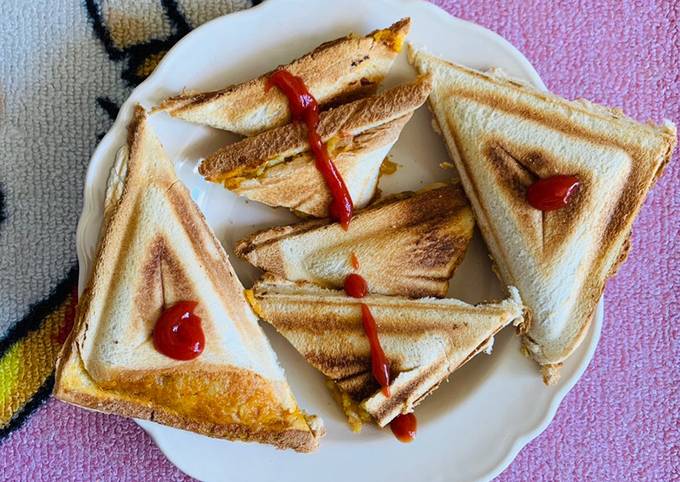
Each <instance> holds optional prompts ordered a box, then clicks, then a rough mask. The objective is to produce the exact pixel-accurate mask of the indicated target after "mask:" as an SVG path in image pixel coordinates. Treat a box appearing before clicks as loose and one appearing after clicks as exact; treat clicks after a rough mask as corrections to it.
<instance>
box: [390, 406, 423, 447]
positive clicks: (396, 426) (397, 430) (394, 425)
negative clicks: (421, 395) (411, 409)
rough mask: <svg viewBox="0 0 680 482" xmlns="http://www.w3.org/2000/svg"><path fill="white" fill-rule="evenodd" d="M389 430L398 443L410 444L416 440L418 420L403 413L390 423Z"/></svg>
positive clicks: (409, 414)
mask: <svg viewBox="0 0 680 482" xmlns="http://www.w3.org/2000/svg"><path fill="white" fill-rule="evenodd" d="M390 428H391V429H392V433H393V434H394V436H395V437H397V439H398V440H399V441H400V442H404V443H408V442H412V441H413V439H414V438H416V429H417V428H418V420H416V416H415V415H414V414H412V413H403V414H401V415H398V416H397V417H396V418H395V419H394V420H392V421H391V422H390Z"/></svg>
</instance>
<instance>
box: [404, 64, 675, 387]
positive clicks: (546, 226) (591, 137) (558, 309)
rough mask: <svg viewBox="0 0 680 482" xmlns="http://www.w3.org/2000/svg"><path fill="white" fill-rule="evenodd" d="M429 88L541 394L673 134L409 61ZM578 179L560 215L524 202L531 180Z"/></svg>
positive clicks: (512, 84)
mask: <svg viewBox="0 0 680 482" xmlns="http://www.w3.org/2000/svg"><path fill="white" fill-rule="evenodd" d="M410 60H411V62H412V63H413V65H414V66H415V67H416V69H417V70H418V71H419V72H420V73H421V74H426V73H429V74H431V75H432V76H433V90H432V94H431V95H430V98H429V104H430V108H431V110H432V112H433V113H434V116H435V119H436V122H437V124H438V126H439V128H440V130H441V132H442V135H443V137H444V139H445V141H446V144H447V146H448V148H449V152H450V154H451V157H452V158H453V160H454V162H455V164H456V167H457V169H458V171H459V174H460V177H461V180H462V183H463V186H464V187H465V191H466V193H467V195H468V197H469V198H470V202H471V204H472V207H473V211H474V213H475V218H476V220H477V224H478V225H479V227H480V230H481V231H482V234H483V236H484V239H485V241H486V244H487V246H488V247H489V250H490V252H491V254H492V256H493V258H494V260H495V265H496V267H497V270H498V272H499V274H500V276H501V278H502V279H503V281H504V282H505V283H506V284H510V285H513V286H517V287H518V289H519V291H520V293H521V295H522V299H523V300H524V302H525V303H526V305H527V307H528V308H529V309H530V310H531V312H532V315H533V317H532V322H531V324H530V328H529V330H528V332H527V333H526V334H525V336H524V344H525V347H526V348H527V349H528V351H529V352H530V353H531V355H532V357H533V358H534V359H535V360H536V361H537V362H538V363H539V364H541V365H543V367H544V376H546V382H550V381H551V380H552V381H554V379H552V377H553V376H554V375H555V374H556V370H557V369H558V367H559V364H561V363H562V362H563V361H564V360H565V359H566V358H567V357H568V356H569V355H570V354H571V353H572V352H573V350H574V349H575V348H576V347H577V346H578V344H579V343H580V341H581V340H582V339H583V337H584V336H585V333H586V330H587V328H588V326H589V324H590V321H591V317H592V316H593V313H594V311H595V307H596V305H597V303H598V300H599V299H600V297H601V295H602V292H603V289H604V285H605V281H606V280H607V278H608V277H609V276H611V275H612V274H614V272H615V271H616V269H617V267H618V265H619V263H620V262H621V261H623V259H625V255H626V252H627V247H628V237H629V234H630V230H631V225H632V222H633V220H634V218H635V216H636V215H637V212H638V211H639V209H640V207H641V205H642V203H643V201H644V198H645V196H646V193H647V191H648V190H649V188H650V187H651V185H652V184H653V182H654V181H655V179H656V178H657V177H658V176H659V175H660V173H661V171H662V169H663V167H664V165H665V164H666V163H667V162H668V160H669V158H670V155H671V152H672V150H673V148H674V146H675V136H676V133H675V126H673V125H672V124H670V123H667V124H665V125H663V126H654V125H650V124H640V123H637V122H635V121H633V120H632V119H629V118H627V117H625V116H623V115H622V114H621V113H620V112H619V111H614V110H610V109H606V108H604V107H601V106H597V105H594V104H590V103H588V102H586V101H576V102H572V101H567V100H565V99H562V98H559V97H557V96H554V95H551V94H549V93H546V92H541V91H538V90H535V89H533V88H531V87H529V86H526V85H523V84H521V83H519V82H516V81H513V80H509V79H508V78H506V77H504V76H501V75H498V74H496V75H492V74H485V73H481V72H478V71H475V70H471V69H468V68H465V67H462V66H459V65H455V64H451V63H448V62H445V61H443V60H441V59H438V58H436V57H433V56H431V55H429V54H427V53H424V52H414V51H411V52H410ZM559 174H563V175H575V176H577V177H578V178H579V180H580V183H581V186H580V190H579V191H578V192H577V193H576V195H575V196H573V197H572V198H571V200H570V203H569V204H568V206H567V207H566V208H563V209H560V210H557V211H549V212H542V211H539V210H537V209H534V208H532V207H531V206H530V205H529V203H528V202H527V200H526V189H527V187H528V186H529V185H531V184H532V183H533V182H535V181H536V180H537V179H539V178H546V177H549V176H553V175H559Z"/></svg>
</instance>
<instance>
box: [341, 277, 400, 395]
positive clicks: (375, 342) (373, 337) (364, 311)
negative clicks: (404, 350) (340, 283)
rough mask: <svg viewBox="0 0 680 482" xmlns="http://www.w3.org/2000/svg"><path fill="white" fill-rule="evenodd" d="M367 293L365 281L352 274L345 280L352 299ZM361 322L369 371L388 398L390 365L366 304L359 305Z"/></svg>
mask: <svg viewBox="0 0 680 482" xmlns="http://www.w3.org/2000/svg"><path fill="white" fill-rule="evenodd" d="M367 292H368V285H367V284H366V280H365V279H364V278H363V277H362V276H361V275H358V274H355V273H352V274H350V275H349V276H347V278H345V293H347V295H349V296H351V297H352V298H363V297H364V296H366V293H367ZM361 322H362V324H363V325H364V332H366V337H368V343H369V344H370V345H371V371H372V372H373V378H375V380H376V381H377V382H378V384H379V385H380V386H381V387H382V391H383V393H384V394H385V396H386V397H389V396H390V365H389V363H388V362H387V357H385V352H384V351H383V349H382V346H380V339H379V338H378V327H377V326H376V324H375V319H374V318H373V314H372V313H371V309H370V308H369V307H368V305H367V304H366V303H361Z"/></svg>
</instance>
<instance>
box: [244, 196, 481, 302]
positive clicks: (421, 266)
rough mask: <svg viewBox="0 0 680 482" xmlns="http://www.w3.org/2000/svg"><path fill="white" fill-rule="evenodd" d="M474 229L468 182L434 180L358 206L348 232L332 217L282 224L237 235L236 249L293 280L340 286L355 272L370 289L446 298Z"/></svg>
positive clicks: (372, 290) (270, 270)
mask: <svg viewBox="0 0 680 482" xmlns="http://www.w3.org/2000/svg"><path fill="white" fill-rule="evenodd" d="M473 229H474V220H473V218H472V210H471V209H470V206H469V204H468V202H467V198H466V197H465V194H464V192H463V189H462V187H461V186H460V185H455V186H454V185H444V186H438V187H434V186H433V187H432V188H430V189H426V190H423V191H422V192H418V193H403V194H401V195H398V196H395V197H393V198H392V199H386V200H384V201H381V202H379V203H377V204H374V205H370V206H369V207H367V208H366V209H364V210H362V211H358V212H357V213H356V214H355V216H354V219H353V220H352V224H351V226H350V229H349V230H348V231H344V230H343V229H342V227H341V226H340V225H339V224H338V223H332V222H331V221H329V220H323V221H321V220H319V221H306V222H302V223H298V224H293V225H291V226H279V227H275V228H270V229H266V230H264V231H260V232H257V233H254V234H252V235H250V236H248V237H247V238H246V239H243V240H242V241H239V242H238V243H237V244H236V246H235V252H236V254H237V255H238V256H241V257H243V258H245V259H246V260H247V261H249V262H250V263H252V264H254V265H255V266H257V267H259V268H261V269H263V270H264V271H267V272H270V273H272V274H275V275H277V276H280V277H282V278H285V279H288V280H291V281H309V282H313V283H316V284H319V285H321V286H327V287H335V288H341V287H342V286H343V283H344V280H345V277H346V276H347V275H349V274H350V273H353V272H357V273H359V274H361V276H363V277H364V279H365V280H366V281H367V283H368V289H369V291H370V292H371V293H377V294H385V295H401V296H407V297H410V298H420V297H423V296H438V297H442V296H445V295H446V292H447V290H448V281H449V278H451V275H452V274H453V271H454V270H455V269H456V267H457V266H458V265H459V264H460V262H461V261H462V260H463V256H464V255H465V252H466V250H467V246H468V244H469V242H470V240H471V239H472V233H473Z"/></svg>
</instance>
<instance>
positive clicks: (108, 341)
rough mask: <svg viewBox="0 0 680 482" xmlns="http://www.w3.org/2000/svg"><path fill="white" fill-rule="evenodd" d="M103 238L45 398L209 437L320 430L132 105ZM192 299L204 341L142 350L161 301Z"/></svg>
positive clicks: (299, 437) (302, 447)
mask: <svg viewBox="0 0 680 482" xmlns="http://www.w3.org/2000/svg"><path fill="white" fill-rule="evenodd" d="M107 203H108V207H107V208H106V210H105V212H106V219H107V221H108V223H107V225H106V226H105V227H104V230H103V238H102V241H101V243H100V246H99V252H98V257H97V261H96V263H95V267H94V272H93V274H92V277H91V279H90V282H89V285H88V287H87V289H86V290H85V292H84V293H83V296H82V298H81V300H80V304H79V306H78V316H77V320H76V323H75V326H74V329H73V331H72V333H71V335H70V338H69V340H68V341H67V343H66V344H65V345H64V349H63V351H62V353H61V356H60V358H59V360H58V362H57V372H56V384H55V389H54V393H55V395H56V396H57V398H59V399H61V400H63V401H66V402H69V403H73V404H76V405H80V406H82V407H85V408H89V409H93V410H98V411H102V412H107V413H115V414H119V415H124V416H129V417H136V418H143V419H148V420H153V421H156V422H159V423H162V424H166V425H170V426H173V427H178V428H182V429H186V430H191V431H194V432H198V433H201V434H204V435H209V436H212V437H220V438H227V439H233V440H244V441H258V442H263V443H270V444H274V445H275V446H277V447H280V448H292V449H295V450H298V451H302V452H307V451H311V450H313V449H315V448H316V447H317V444H318V438H319V436H320V435H321V434H322V433H323V427H322V425H321V424H320V420H318V419H315V418H310V417H306V416H305V415H303V413H302V412H301V411H300V409H299V408H298V406H297V404H296V402H295V399H294V397H293V394H292V393H291V390H290V388H289V386H288V384H287V382H286V379H285V378H284V373H283V370H282V369H281V367H280V366H279V365H278V363H277V360H276V355H275V354H274V352H273V350H272V348H271V347H270V345H269V343H268V341H267V339H266V338H265V336H264V334H263V332H262V330H261V328H260V327H259V325H258V323H257V318H256V316H255V315H254V313H253V312H252V310H251V309H250V306H249V305H248V303H247V301H246V300H245V298H244V295H243V288H242V286H241V284H240V282H239V281H238V279H237V277H236V275H235V274H234V271H233V269H232V267H231V265H230V264H229V260H228V259H227V255H226V253H225V252H224V249H223V248H222V245H221V244H220V243H219V241H218V240H217V238H216V237H215V235H214V234H213V232H212V230H211V229H210V228H209V227H208V225H207V223H206V221H205V219H204V218H203V215H202V214H201V212H200V211H199V209H198V207H197V206H196V205H195V204H194V203H193V201H192V200H191V197H190V196H189V193H188V192H187V189H186V188H185V187H184V185H183V184H182V183H181V182H180V181H179V180H178V178H177V176H176V174H175V171H174V168H173V165H172V162H171V161H170V160H169V159H168V158H167V156H166V154H165V153H164V152H163V148H162V147H161V145H160V143H159V141H158V140H157V138H156V137H155V136H154V134H153V132H152V131H151V127H150V126H149V125H148V123H147V121H146V114H145V112H144V111H143V109H141V108H140V107H137V109H136V111H135V114H134V119H133V121H132V124H131V125H130V128H129V139H128V147H127V150H123V152H121V153H120V155H119V156H118V157H117V160H116V163H115V165H114V168H113V170H112V172H111V176H110V178H109V188H108V190H107ZM180 300H193V301H196V302H198V306H197V308H196V311H195V314H196V315H197V316H199V317H200V318H201V326H202V329H203V332H204V334H205V340H206V341H205V347H204V350H203V352H202V353H201V355H200V356H199V357H198V358H195V359H193V360H191V361H178V360H175V359H172V358H169V357H167V356H165V355H163V354H161V353H160V352H159V351H157V350H156V349H155V347H154V344H153V341H152V336H151V334H152V330H153V329H154V325H155V323H156V321H157V320H158V318H159V316H160V315H161V313H162V312H163V310H164V309H165V308H167V307H169V306H172V305H173V304H175V303H176V302H178V301H180Z"/></svg>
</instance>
